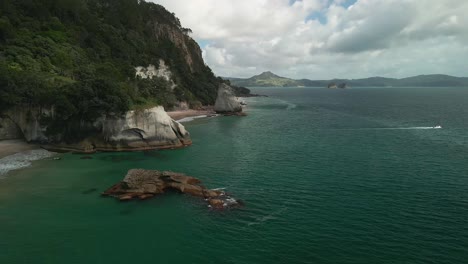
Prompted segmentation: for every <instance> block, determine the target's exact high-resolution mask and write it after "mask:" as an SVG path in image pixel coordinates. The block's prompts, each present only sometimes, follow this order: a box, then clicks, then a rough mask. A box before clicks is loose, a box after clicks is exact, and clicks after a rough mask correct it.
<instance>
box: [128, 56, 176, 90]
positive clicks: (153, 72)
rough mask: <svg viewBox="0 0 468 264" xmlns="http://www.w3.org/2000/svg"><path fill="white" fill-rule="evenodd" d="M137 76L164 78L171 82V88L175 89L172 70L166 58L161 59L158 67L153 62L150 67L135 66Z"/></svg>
mask: <svg viewBox="0 0 468 264" xmlns="http://www.w3.org/2000/svg"><path fill="white" fill-rule="evenodd" d="M135 76H136V77H140V78H142V79H153V78H154V77H158V78H163V79H164V80H166V81H167V82H169V83H170V84H171V89H172V90H174V88H175V87H176V84H175V83H174V80H173V79H172V72H171V69H170V68H169V66H168V65H166V62H165V61H164V60H159V67H158V68H156V66H154V65H153V64H150V65H148V67H143V66H138V67H135Z"/></svg>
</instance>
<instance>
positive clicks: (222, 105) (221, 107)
mask: <svg viewBox="0 0 468 264" xmlns="http://www.w3.org/2000/svg"><path fill="white" fill-rule="evenodd" d="M214 110H215V111H216V112H217V113H237V112H242V105H241V104H240V102H239V100H237V97H236V96H235V92H234V90H233V89H232V88H231V87H230V86H229V85H226V84H224V83H223V84H221V85H220V86H219V88H218V97H217V98H216V103H215V106H214Z"/></svg>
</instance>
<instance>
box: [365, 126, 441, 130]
mask: <svg viewBox="0 0 468 264" xmlns="http://www.w3.org/2000/svg"><path fill="white" fill-rule="evenodd" d="M364 129H387V130H388V129H390V130H392V129H442V127H382V128H364Z"/></svg>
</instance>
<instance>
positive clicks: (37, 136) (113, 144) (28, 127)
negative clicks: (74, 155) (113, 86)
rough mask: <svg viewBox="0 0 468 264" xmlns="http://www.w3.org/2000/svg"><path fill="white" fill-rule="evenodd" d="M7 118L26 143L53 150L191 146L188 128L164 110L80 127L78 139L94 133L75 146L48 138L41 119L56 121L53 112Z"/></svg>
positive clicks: (56, 137) (108, 118)
mask: <svg viewBox="0 0 468 264" xmlns="http://www.w3.org/2000/svg"><path fill="white" fill-rule="evenodd" d="M7 115H8V117H9V119H10V120H12V122H13V123H14V124H15V125H16V126H17V127H18V128H19V130H20V131H21V134H22V135H23V136H24V138H25V139H26V141H28V142H38V143H42V144H46V146H45V147H46V148H48V149H50V150H57V151H76V152H84V153H91V152H95V151H132V150H151V149H164V148H178V147H183V146H186V145H190V144H191V143H192V141H191V139H190V134H189V132H188V131H187V130H186V129H185V127H184V126H183V125H181V124H180V123H178V122H176V121H174V120H173V119H172V118H171V117H170V116H169V115H168V114H167V113H166V112H165V111H164V108H163V107H162V106H158V107H154V108H150V109H145V110H141V111H129V112H127V113H125V114H124V115H116V116H106V117H101V118H99V119H98V120H96V121H95V122H93V123H86V122H82V123H80V124H77V126H76V127H77V128H78V129H77V131H76V134H77V135H80V133H82V131H80V128H81V129H82V130H83V131H86V133H88V134H89V132H90V131H92V133H91V136H88V137H86V138H84V139H83V140H81V141H80V142H75V143H65V142H64V141H63V139H62V137H63V135H53V136H47V135H46V130H47V126H46V125H45V124H43V123H44V122H41V119H42V118H49V117H53V115H54V112H53V110H50V109H39V108H29V109H26V108H24V109H13V110H11V111H9V112H8V113H7ZM0 139H1V138H0Z"/></svg>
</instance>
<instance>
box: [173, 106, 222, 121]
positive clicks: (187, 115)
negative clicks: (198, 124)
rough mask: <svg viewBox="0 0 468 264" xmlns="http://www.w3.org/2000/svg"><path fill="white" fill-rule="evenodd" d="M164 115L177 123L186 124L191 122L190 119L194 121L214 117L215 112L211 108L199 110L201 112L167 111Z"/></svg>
mask: <svg viewBox="0 0 468 264" xmlns="http://www.w3.org/2000/svg"><path fill="white" fill-rule="evenodd" d="M166 113H167V114H168V115H169V116H170V117H171V118H172V119H174V120H175V121H177V122H179V121H181V122H188V121H191V120H192V118H193V119H195V118H201V117H207V116H212V115H216V112H215V111H214V110H213V109H212V108H211V109H201V110H194V109H188V110H176V111H167V112H166Z"/></svg>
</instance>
